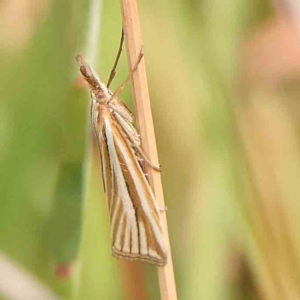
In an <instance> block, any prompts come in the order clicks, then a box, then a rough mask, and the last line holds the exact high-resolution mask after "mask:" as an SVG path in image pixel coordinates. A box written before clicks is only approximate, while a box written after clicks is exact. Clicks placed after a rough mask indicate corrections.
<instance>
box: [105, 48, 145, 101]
mask: <svg viewBox="0 0 300 300" xmlns="http://www.w3.org/2000/svg"><path fill="white" fill-rule="evenodd" d="M143 57H144V50H143V47H142V48H141V52H140V54H139V57H138V59H137V62H136V64H135V66H134V68H133V69H132V70H131V71H130V73H129V75H128V76H127V78H126V79H125V80H124V81H123V83H122V84H121V85H120V86H119V87H118V88H117V90H116V91H115V92H114V93H113V94H112V96H111V98H110V99H109V100H108V101H107V103H109V102H111V101H112V100H113V99H115V98H116V97H117V96H118V95H119V94H120V93H121V92H122V90H123V89H124V87H125V85H126V83H127V82H128V81H129V80H130V78H131V76H132V75H133V73H134V72H135V71H136V70H137V68H138V66H139V64H140V62H141V60H142V58H143Z"/></svg>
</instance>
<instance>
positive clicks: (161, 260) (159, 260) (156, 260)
mask: <svg viewBox="0 0 300 300" xmlns="http://www.w3.org/2000/svg"><path fill="white" fill-rule="evenodd" d="M112 256H113V257H115V258H120V259H127V260H131V261H142V262H147V263H150V264H154V265H157V266H159V267H163V266H165V265H166V264H167V262H168V259H167V256H160V257H154V256H151V255H149V254H148V255H143V254H133V253H125V252H122V251H120V250H117V249H116V248H115V247H112Z"/></svg>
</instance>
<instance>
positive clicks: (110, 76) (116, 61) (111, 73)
mask: <svg viewBox="0 0 300 300" xmlns="http://www.w3.org/2000/svg"><path fill="white" fill-rule="evenodd" d="M123 42H124V30H123V27H122V34H121V40H120V46H119V50H118V54H117V57H116V60H115V63H114V65H113V68H112V70H111V72H110V74H109V78H108V82H107V85H106V86H107V88H109V86H110V84H111V82H112V81H113V79H114V77H115V75H116V69H117V65H118V62H119V59H120V56H121V53H122V49H123Z"/></svg>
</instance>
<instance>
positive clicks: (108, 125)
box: [76, 34, 167, 266]
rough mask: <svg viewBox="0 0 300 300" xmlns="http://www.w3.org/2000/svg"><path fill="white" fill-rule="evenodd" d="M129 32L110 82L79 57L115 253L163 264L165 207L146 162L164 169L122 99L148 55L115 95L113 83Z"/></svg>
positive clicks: (164, 259) (141, 56)
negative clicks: (145, 144) (146, 149)
mask: <svg viewBox="0 0 300 300" xmlns="http://www.w3.org/2000/svg"><path fill="white" fill-rule="evenodd" d="M123 39H124V34H122V38H121V43H120V48H119V51H118V55H117V59H116V61H115V64H114V67H113V70H112V71H111V74H110V77H109V80H108V84H107V85H105V84H104V83H102V82H101V81H100V79H99V77H98V76H97V74H96V72H95V71H94V70H93V69H92V68H91V67H90V66H89V65H88V64H87V62H85V61H84V59H83V57H82V56H81V55H77V56H76V60H77V62H78V64H79V69H80V72H81V74H82V76H83V78H84V79H85V81H86V82H87V83H88V85H89V88H90V94H91V119H92V120H91V121H92V126H93V129H94V133H95V136H96V140H97V144H98V148H99V152H100V159H101V169H102V178H103V186H104V191H105V193H106V195H107V200H108V207H109V215H110V225H111V226H110V227H111V229H110V236H111V241H112V255H113V256H114V257H117V258H125V259H129V260H141V261H145V262H149V263H153V264H156V265H159V266H164V265H165V264H166V263H167V253H166V246H165V242H164V236H163V230H162V225H161V221H160V210H161V209H160V208H159V206H158V204H157V202H156V199H155V197H154V194H153V191H152V189H151V187H150V185H149V183H148V180H147V177H146V175H145V173H144V170H143V167H142V161H143V160H144V161H145V163H147V164H149V165H150V166H151V167H152V168H153V169H155V170H157V171H159V167H157V166H155V165H153V164H152V163H151V162H150V161H149V159H148V158H147V157H146V155H145V154H144V153H143V151H142V149H141V141H140V137H139V134H138V133H137V130H136V129H135V127H134V126H133V114H132V113H131V112H130V110H129V109H128V108H127V107H126V105H125V104H124V103H123V102H122V101H121V100H120V99H119V98H118V97H117V96H118V94H119V93H120V92H121V91H122V89H123V88H124V86H125V84H126V83H127V82H128V81H129V80H130V78H131V75H132V74H133V73H134V72H135V71H136V69H137V68H138V65H139V63H140V61H141V60H142V58H143V51H141V53H140V55H139V58H138V60H137V63H136V65H135V67H134V68H133V69H132V71H131V72H130V74H129V76H128V77H127V78H126V80H125V81H124V82H123V84H122V85H121V86H120V87H119V88H118V89H117V90H116V92H115V93H112V92H111V90H110V89H109V85H110V83H111V81H112V79H113V78H114V76H115V73H116V71H115V70H116V66H117V63H118V60H119V57H120V54H121V51H122V44H123Z"/></svg>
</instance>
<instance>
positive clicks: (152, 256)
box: [98, 114, 167, 265]
mask: <svg viewBox="0 0 300 300" xmlns="http://www.w3.org/2000/svg"><path fill="white" fill-rule="evenodd" d="M98 125H100V124H98ZM98 128H100V131H101V133H100V134H98V138H99V146H100V150H101V161H102V171H103V178H104V182H105V190H106V193H107V198H108V203H109V211H110V221H111V239H112V252H113V255H114V256H116V257H121V258H127V259H131V260H142V261H147V262H150V263H154V264H157V265H165V264H166V259H167V257H166V250H165V245H164V239H163V233H162V227H161V223H160V218H159V209H158V206H157V203H156V200H155V198H154V195H153V192H152V190H151V188H150V186H149V183H148V181H147V179H146V177H145V174H144V172H143V170H142V168H141V166H140V164H139V162H138V159H137V157H136V155H135V152H134V150H133V149H132V146H131V144H130V142H129V141H128V139H127V138H126V137H125V136H124V132H122V128H121V127H120V126H119V125H118V124H117V122H116V120H115V119H114V118H113V116H112V115H111V114H107V115H106V116H104V117H103V119H102V121H101V125H100V126H99V127H98Z"/></svg>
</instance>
